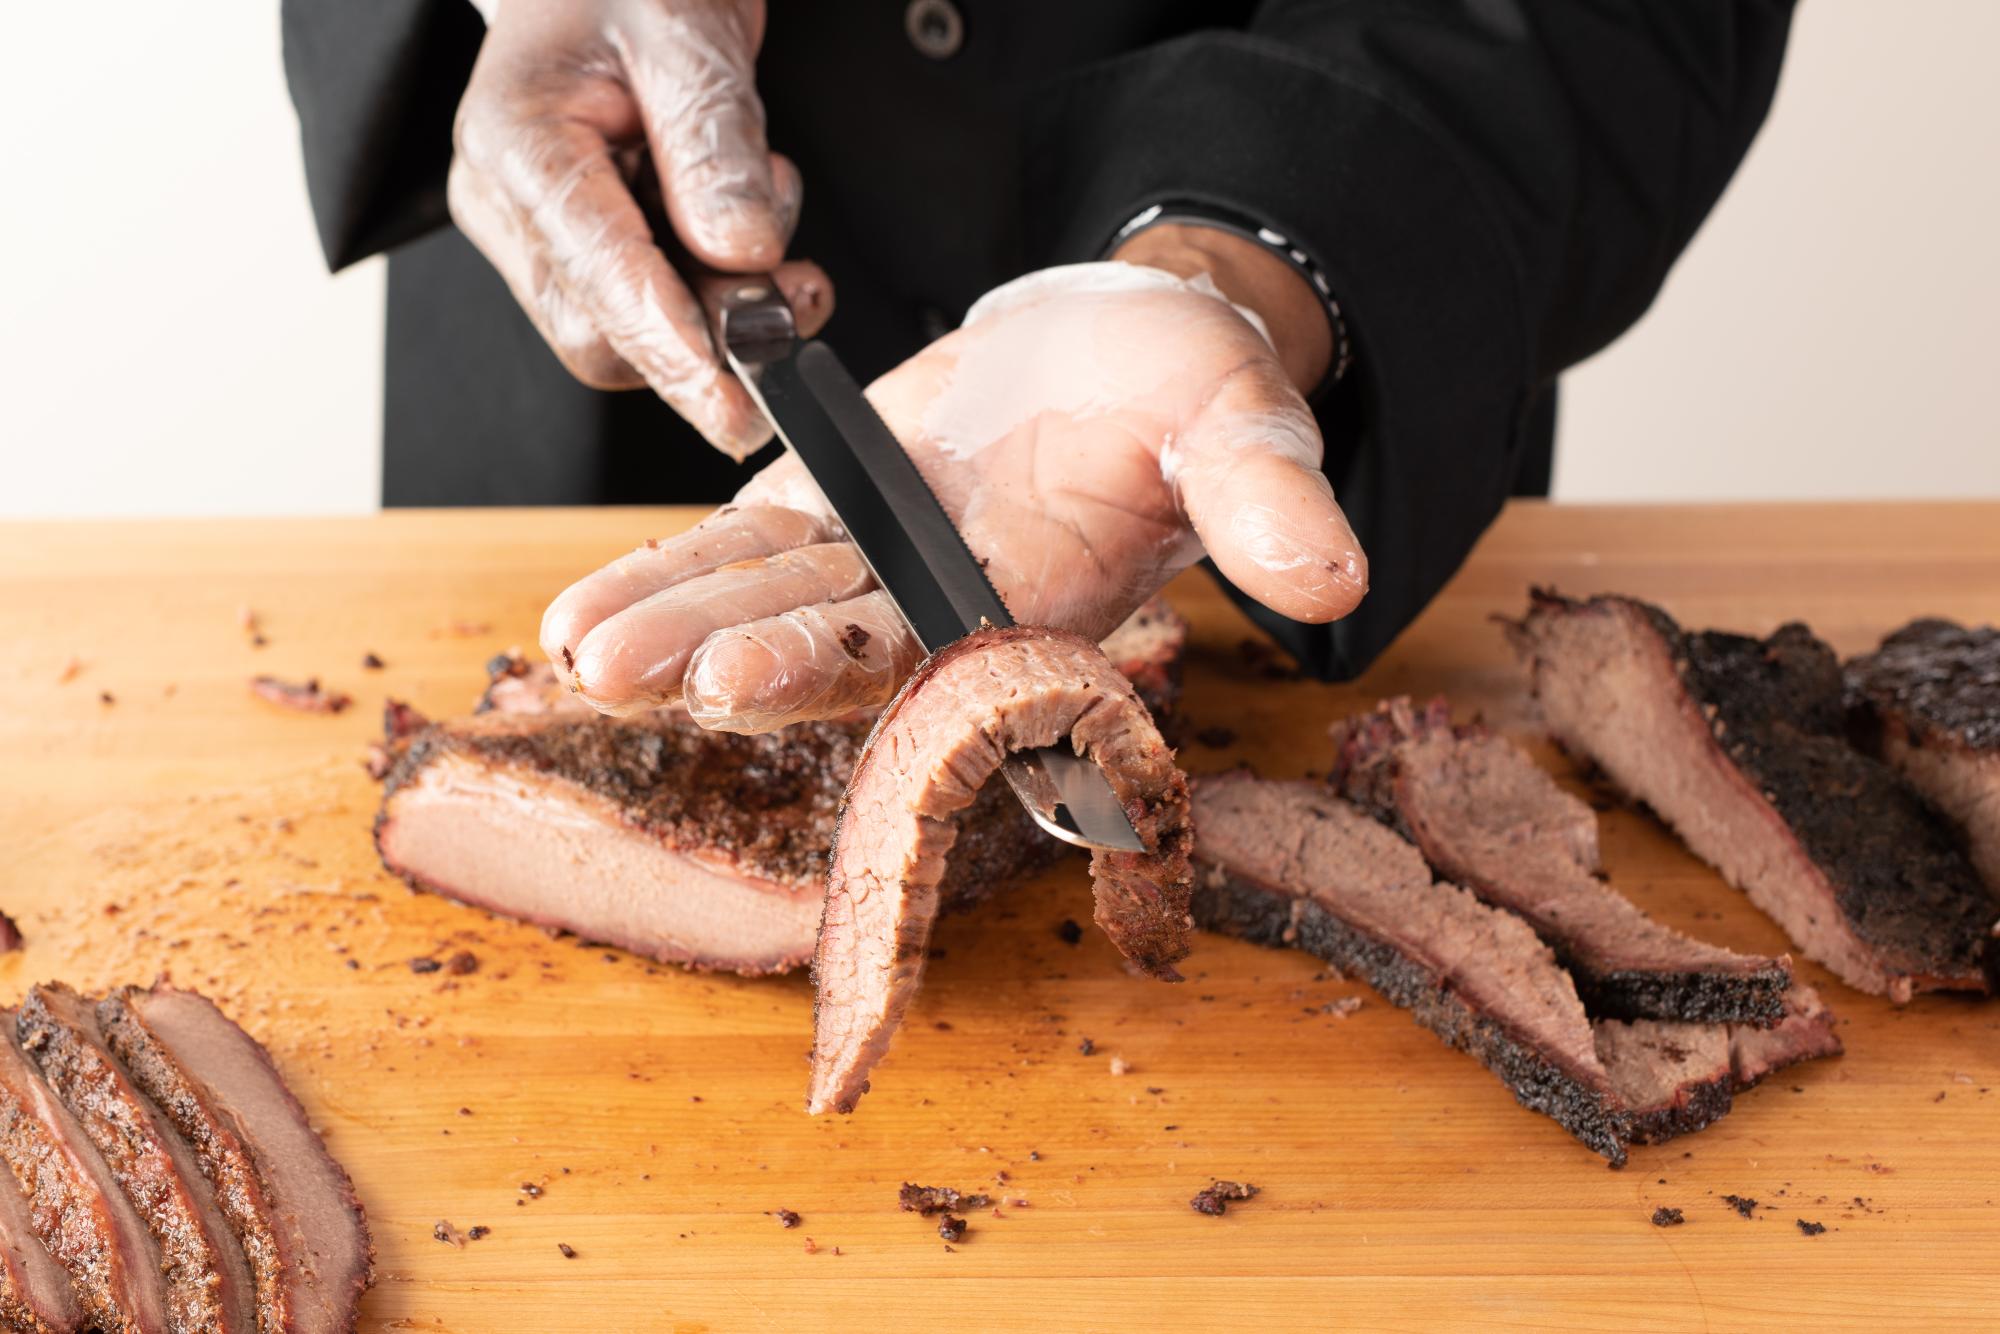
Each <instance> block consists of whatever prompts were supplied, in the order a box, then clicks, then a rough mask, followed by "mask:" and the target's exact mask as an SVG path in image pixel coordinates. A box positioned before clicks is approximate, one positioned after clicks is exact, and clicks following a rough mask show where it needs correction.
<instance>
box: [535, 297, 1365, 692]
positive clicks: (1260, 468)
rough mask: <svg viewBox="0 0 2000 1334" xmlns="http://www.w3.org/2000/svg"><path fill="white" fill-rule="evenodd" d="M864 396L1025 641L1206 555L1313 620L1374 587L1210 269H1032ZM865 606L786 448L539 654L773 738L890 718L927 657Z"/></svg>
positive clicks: (646, 556) (631, 560)
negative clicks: (864, 713)
mask: <svg viewBox="0 0 2000 1334" xmlns="http://www.w3.org/2000/svg"><path fill="white" fill-rule="evenodd" d="M1287 281H1292V279H1291V278H1290V276H1289V275H1287ZM1313 317H1314V318H1316V319H1320V320H1321V321H1322V323H1323V321H1324V317H1323V316H1322V315H1320V314H1319V313H1318V307H1317V306H1316V305H1315V306H1314V307H1313ZM868 397H869V399H870V401H871V402H873V403H874V405H875V407H876V409H877V410H878V411H879V412H881V414H882V416H883V418H884V419H885V420H886V421H887V423H888V424H889V427H890V429H891V430H893V431H894V432H895V434H896V436H897V438H898V439H899V440H901V441H902V442H903V444H904V447H905V448H906V449H908V450H909V452H910V455H911V457H912V459H914V460H915V462H916V464H917V467H918V469H919V470H920V471H921V472H922V473H923V476H924V479H925V480H926V481H927V482H928V483H929V484H930V486H931V488H932V490H933V491H935V492H936V493H937V496H938V499H939V500H940V501H942V502H943V504H944V507H945V509H946V510H947V511H948V512H949V513H950V514H951V516H952V518H953V520H954V521H955V522H956V524H957V525H958V529H959V531H960V533H961V534H962V535H963V536H964V538H965V542H966V545H967V546H968V547H969V548H971V550H972V552H973V554H974V555H975V556H977V557H979V558H980V559H981V560H982V561H983V562H984V563H985V566H986V573H987V576H988V578H990V579H991V580H992V582H993V585H994V587H995V589H997V590H998V592H999V593H1000V596H1001V599H1002V600H1003V601H1004V602H1005V603H1006V604H1007V608H1008V610H1009V611H1010V612H1011V613H1012V614H1013V615H1014V617H1015V618H1016V619H1017V620H1019V621H1022V622H1024V623H1029V624H1038V625H1050V626H1060V627H1063V628H1065V629H1070V630H1075V631H1078V632H1080V633H1083V634H1087V635H1091V636H1096V637H1101V636H1103V635H1104V634H1106V633H1108V632H1109V631H1110V630H1111V629H1112V628H1114V627H1115V626H1116V625H1117V624H1118V623H1119V621H1121V620H1122V619H1124V617H1125V616H1126V615H1128V614H1129V613H1130V612H1131V611H1132V610H1133V609H1134V608H1136V607H1137V606H1138V605H1139V603H1141V602H1142V601H1144V600H1145V599H1146V598H1147V597H1149V596H1150V595H1152V594H1153V593H1154V592H1156V591H1157V590H1158V589H1159V588H1160V586H1161V585H1162V584H1164V583H1165V582H1166V581H1167V579H1168V578H1170V577H1171V576H1172V575H1173V574H1175V573H1176V572H1178V571H1179V570H1181V569H1184V568H1185V567H1186V566H1188V565H1190V564H1192V563H1193V562H1194V561H1196V560H1198V559H1199V558H1200V557H1201V555H1202V553H1203V551H1204V549H1205V550H1206V551H1207V553H1208V554H1209V555H1210V556H1212V557H1214V559H1215V562H1216V564H1217V565H1218V566H1219V567H1220V568H1221V570H1222V572H1223V573H1224V574H1225V575H1227V576H1228V577H1229V578H1230V580H1232V581H1233V582H1234V583H1235V584H1236V586H1237V587H1239V588H1241V589H1243V590H1244V591H1245V592H1247V593H1249V594H1250V595H1251V596H1252V597H1255V598H1256V599H1257V600H1258V601H1260V602H1263V603H1264V604H1266V605H1267V606H1269V607H1271V608H1272V609H1273V610H1276V611H1278V612H1280V613H1282V614H1284V615H1286V616H1290V617H1293V618H1295V619H1298V620H1303V621H1330V620H1334V619H1337V618H1338V617H1340V616H1343V615H1345V614H1346V613H1347V612H1349V611H1351V610H1352V609H1353V608H1354V606H1355V604H1356V603H1357V602H1358V601H1359V600H1360V598H1361V595H1362V593H1363V592H1364V591H1365V590H1366V587H1367V564H1366V560H1365V558H1364V557H1363V555H1362V553H1361V551H1360V548H1359V545H1358V544H1357V542H1356V540H1355V537H1354V533H1353V531H1352V530H1351V529H1350V528H1349V527H1348V524H1347V520H1346V518H1345V517H1344V516H1343V515H1342V514H1341V511H1340V507H1339V505H1338V504H1336V503H1335V501H1334V497H1333V491H1332V488H1331V487H1330V486H1329V485H1328V483H1327V480H1326V477H1325V475H1324V474H1323V473H1322V472H1321V471H1320V470H1319V462H1320V457H1321V447H1322V446H1321V441H1320V435H1319V430H1318V428H1317V426H1316V424H1315V423H1314V420H1313V417H1312V415H1311V413H1310V412H1309V411H1308V410H1307V408H1306V405H1305V402H1304V400H1303V399H1302V398H1301V397H1300V395H1299V392H1298V390H1297V389H1296V388H1295V387H1294V385H1293V383H1292V382H1291V380H1290V379H1288V377H1287V373H1286V371H1285V369H1284V368H1283V367H1282V365H1281V363H1280V360H1279V358H1278V356H1277V355H1276V354H1275V353H1274V350H1273V347H1272V345H1271V343H1270V342H1268V341H1267V339H1266V335H1265V333H1264V332H1263V331H1262V327H1261V324H1260V322H1259V321H1258V320H1257V317H1256V316H1254V315H1251V314H1249V313H1248V312H1246V311H1244V310H1242V309H1241V308H1238V307H1235V306H1232V305H1231V303H1230V302H1229V301H1228V300H1226V299H1224V298H1223V297H1222V296H1221V294H1220V292H1219V291H1218V290H1217V289H1216V287H1215V286H1214V284H1213V283H1211V282H1209V281H1208V280H1207V278H1206V276H1205V275H1202V276H1197V277H1196V278H1194V279H1193V280H1189V279H1185V278H1182V277H1179V276H1176V275H1175V274H1173V273H1169V272H1165V271H1163V270H1161V269H1156V268H1150V267H1142V266H1139V265H1134V264H1122V263H1104V264H1081V265H1075V266H1071V267H1066V268H1057V269H1049V270H1044V271H1042V272H1040V273H1035V274H1031V275H1029V276H1027V277H1025V278H1022V279H1019V280H1017V281H1015V282H1012V283H1009V284H1007V285H1006V286H1004V287H1001V288H999V289H997V290H996V291H994V292H991V293H989V294H988V295H987V296H985V297H984V298H982V299H981V300H980V301H979V302H978V303H977V304H976V305H974V306H973V308H972V310H971V311H970V312H969V313H968V314H967V316H966V320H965V325H964V327H963V328H961V329H959V330H958V331H957V332H955V333H952V334H950V335H948V336H946V337H945V338H943V339H940V340H939V341H938V342H936V343H934V344H932V345H931V346H930V347H928V348H926V349H925V350H924V351H922V352H920V353H919V354H917V356H915V357H913V358H912V359H911V360H909V361H908V362H905V363H904V364H903V365H901V366H899V367H897V368H896V369H895V370H893V371H891V372H890V373H889V374H887V375H885V376H883V377H882V378H881V379H880V380H877V381H876V382H875V383H874V384H873V385H871V386H870V387H869V389H868ZM871 590H873V582H872V579H871V578H870V576H869V574H868V570H867V567H866V565H864V564H863V562H862V561H861V559H860V556H859V553H857V552H856V551H855V550H854V549H853V548H852V547H851V546H849V545H848V544H847V543H846V542H844V541H843V540H842V534H841V531H840V528H839V525H838V523H837V521H836V520H835V519H834V518H833V516H832V514H831V513H830V512H829V511H828V509H827V508H826V505H825V502H824V501H823V500H822V499H821V497H820V495H819V493H818V491H817V489H816V488H814V486H813V485H812V482H811V480H810V478H809V477H808V476H807V475H806V473H805V472H804V470H803V469H802V468H801V467H800V466H799V464H798V462H797V460H796V459H795V458H794V457H793V456H791V455H789V454H788V455H786V456H785V457H784V458H783V459H781V460H779V461H778V462H776V463H774V464H772V465H771V466H770V467H769V468H767V469H765V470H764V471H763V472H762V473H760V474H759V475H758V476H757V477H755V478H754V479H752V480H751V482H750V483H749V484H748V485H747V486H746V487H744V489H743V491H742V492H741V493H740V494H739V495H738V497H737V499H736V501H735V503H734V504H733V505H730V506H727V507H725V508H723V509H721V510H718V511H717V512H716V513H715V514H713V515H711V516H710V517H709V518H707V519H706V520H704V521H703V522H702V523H701V524H699V525H697V526H696V527H695V528H694V529H693V530H692V531H690V532H688V533H686V534H684V535H682V536H680V537H676V538H672V539H668V540H666V541H661V542H657V543H654V542H649V543H647V544H646V546H645V547H644V548H642V549H640V550H638V551H635V552H633V553H632V554H630V555H628V556H626V557H623V558H622V559H620V560H617V561H614V562H613V563H612V564H610V565H609V566H606V567H605V568H604V569H601V570H599V571H597V572H596V573H594V574H591V575H589V576H588V577H586V578H585V579H583V580H581V581H580V582H578V583H577V584H575V585H573V586H572V587H571V588H569V589H568V590H567V591H565V592H564V593H563V594H562V595H561V596H559V597H558V598H557V599H556V600H555V601H554V602H553V603H552V604H551V605H550V607H549V609H548V612H547V614H546V615H545V616H544V618H543V621H542V646H543V648H544V649H545V650H546V651H547V652H548V654H549V656H550V659H551V660H552V661H553V662H555V663H556V664H557V667H558V670H559V671H561V672H563V673H564V674H565V675H566V676H567V677H568V679H569V680H570V681H571V682H572V684H574V685H575V686H576V688H577V689H578V690H580V691H581V692H582V694H583V695H584V697H585V698H586V699H588V700H589V701H590V702H591V703H592V704H594V705H595V706H597V707H598V708H599V709H601V710H603V711H605V712H607V713H628V712H634V711H638V710H642V709H646V708H650V707H654V706H657V705H660V704H663V703H670V702H674V701H676V700H684V702H685V704H686V706H687V708H688V710H689V711H690V713H691V714H692V715H693V716H694V718H695V719H696V720H697V721H699V722H700V723H702V724H703V725H705V726H708V727H714V728H721V729H725V730H731V731H762V730H767V729H770V728H774V727H778V726H781V725H783V724H785V723H788V722H792V721H796V720H799V719H802V718H812V717H831V716H835V715H837V714H839V713H841V712H844V711H846V710H849V709H852V708H856V707H861V706H865V705H872V704H879V703H881V702H883V701H884V700H886V699H887V698H888V696H889V695H890V694H891V693H892V692H893V690H894V689H895V686H896V685H897V683H899V682H900V681H901V680H902V679H903V677H904V676H906V675H907V674H908V673H909V671H910V670H911V668H912V667H913V666H914V665H915V664H916V662H917V661H918V660H919V659H920V658H921V656H922V651H921V649H920V648H919V647H918V645H917V644H916V642H915V640H914V637H913V636H912V635H911V634H910V632H909V630H908V629H907V628H906V627H905V626H904V625H903V623H902V621H901V618H900V617H899V616H898V615H897V613H896V611H895V608H894V606H893V605H892V604H891V603H890V602H889V600H888V598H887V595H886V594H884V593H882V592H880V591H871Z"/></svg>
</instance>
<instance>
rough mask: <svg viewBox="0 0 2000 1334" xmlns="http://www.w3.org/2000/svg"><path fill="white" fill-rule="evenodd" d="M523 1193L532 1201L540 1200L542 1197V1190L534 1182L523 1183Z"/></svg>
mask: <svg viewBox="0 0 2000 1334" xmlns="http://www.w3.org/2000/svg"><path fill="white" fill-rule="evenodd" d="M521 1193H522V1194H523V1195H525V1196H527V1197H528V1198H529V1199H531V1200H539V1199H540V1198H541V1197H542V1188H541V1187H540V1186H537V1185H536V1184H535V1183H534V1182H532V1181H523V1182H522V1183H521Z"/></svg>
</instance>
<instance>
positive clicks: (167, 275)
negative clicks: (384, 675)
mask: <svg viewBox="0 0 2000 1334" xmlns="http://www.w3.org/2000/svg"><path fill="white" fill-rule="evenodd" d="M87 10H88V17H87V18H86V17H85V16H84V15H85V11H84V10H80V9H79V8H78V7H77V6H74V5H60V4H24V5H16V6H14V7H13V9H12V10H11V12H10V13H9V16H8V23H7V34H6V36H5V38H4V40H0V136H4V140H0V142H3V143H4V157H0V190H4V196H0V198H4V201H5V202H4V207H0V264H4V267H5V271H6V274H7V277H6V280H5V282H4V285H0V455H4V458H0V515H92V514H121V515H134V514H168V513H171V514H223V513H230V514H243V513H296V514H303V513H360V512H365V511H368V510H370V509H372V508H374V506H375V500H376V491H377V486H378V480H379V464H378V460H377V448H378V442H379V431H380V425H379V421H378V417H379V411H380V394H381V371H380V366H379V362H380V358H381V348H382V334H381V317H382V294H383V281H382V277H383V275H382V268H381V265H380V263H379V261H377V262H371V263H369V264H366V265H363V266H361V267H360V268H358V269H356V270H353V271H350V272H349V273H346V274H343V275H342V276H341V277H339V278H337V279H336V278H329V277H327V276H326V274H325V272H324V269H323V268H322V266H321V263H320V259H319V252H318V249H317V246H316V243H315V241H314V236H313V231H312V225H311V221H310V218H309V216H308V214H307V210H306V198H305V188H304V180H303V175H302V172H301V169H300V166H299V161H298V149H297V125H296V122H295V121H294V119H293V115H292V110H291V105H290V102H289V101H288V100H287V97H286V94H285V88H284V78H283V71H282V68H281V65H280V59H279V50H278V23H277V6H276V4H275V3H265V4H254V5H253V4H246V3H243V2H242V0H235V2H233V3H221V4H195V5H164V4H157V3H150V2H143V3H142V2H141V0H112V2H111V3H100V4H97V5H93V6H89V7H87ZM1995 50H2000V4H1994V3H1989V2H1988V0H1900V2H1899V3H1894V4H1890V3H1883V2H1882V0H1805V3H1803V4H1802V5H1801V6H1800V11H1799V16H1798V20H1797V25H1796V29H1795V35H1794V39H1793V44H1792V48H1791V53H1790V57H1789V60H1788V63H1787V66H1786V71H1785V76H1784V79H1783V82H1782V84H1781V86H1780V88H1779V93H1778V102H1777V107H1776V110H1775V111H1774V113H1773V115H1772V118H1771V120H1770V122H1769V124H1768V125H1767V126H1766V128H1765V130H1764V133H1763V135H1762V136H1761V137H1760V139H1759V140H1758V142H1757V144H1756V146H1755V148H1754V149H1753V150H1752V151H1751V154H1750V158H1749V161H1748V163H1747V164H1746V166H1745V167H1744V170H1743V172H1742V173H1741V174H1740V175H1739V177H1738V178H1737V181H1736V182H1735V184H1733V185H1732V186H1731V187H1730V189H1729V192H1728V193H1727V194H1726V195H1725V196H1724V198H1723V201H1722V204H1721V206H1720V207H1719V208H1718V209H1717V211H1716V212H1715V214H1714V215H1713V216H1712V217H1711V218H1710V220H1709V222H1708V224H1707V226H1706V227H1705V228H1704V229H1703V231H1702V233H1701V235H1700V237H1699V238H1698V239H1697V240H1696V242H1695V244H1694V246H1693V247H1692V248H1691V250H1690V251H1689V252H1688V254H1687V255H1686V256H1685V257H1684V258H1683V260H1682V262H1681V264H1680V266H1679V267H1678V268H1677V269H1676V270H1675V273H1674V276H1673V278H1672V280H1671V281H1670V282H1669V284H1668V286H1667V290H1666V293H1665V295H1664V296H1663V297H1662V299H1661V300H1660V302H1659V303H1658V305H1657V306H1656V307H1655V308H1654V310H1653V311H1652V313H1651V314H1649V315H1648V316H1647V317H1646V319H1645V320H1644V321H1643V322H1642V323H1641V324H1640V325H1639V326H1638V327H1637V328H1636V329H1635V330H1634V331H1633V332H1632V333H1630V334H1629V335H1627V336H1626V337H1625V338H1624V339H1623V340H1621V341H1620V342H1619V343H1618V344H1617V345H1616V346H1615V347H1613V348H1612V349H1611V350H1610V351H1608V352H1606V353H1604V354H1603V355H1601V356H1599V357H1597V358H1596V359H1594V360H1593V361H1591V362H1589V363H1588V364H1586V365H1585V366H1584V367H1582V368H1581V369H1579V370H1578V371H1576V372H1575V373H1573V374H1571V375H1570V376H1569V377H1567V379H1566V380H1565V382H1564V400H1563V422H1562V435H1561V440H1560V447H1559V453H1558V464H1557V469H1556V490H1557V494H1558V495H1560V496H1562V497H1564V498H1568V499H1590V500H1597V499H1717V498H1734V497H1743V498H1750V497H1756V498H1765V497H1836V496H1838V497H1870V496H1963V495H1988V496H1991V495H2000V406H1996V402H1995V395H1996V375H1995V371H1994V361H1995V358H1996V355H2000V95H1996V93H1995V91H1994V85H1993V83H1992V75H1991V59H1992V53H1993V52H1994V51H1995Z"/></svg>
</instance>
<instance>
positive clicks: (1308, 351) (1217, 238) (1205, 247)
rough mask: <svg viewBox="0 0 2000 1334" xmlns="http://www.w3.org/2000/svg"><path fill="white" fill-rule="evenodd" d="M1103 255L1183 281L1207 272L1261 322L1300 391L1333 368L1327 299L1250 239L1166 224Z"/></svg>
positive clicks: (1308, 388) (1312, 386)
mask: <svg viewBox="0 0 2000 1334" xmlns="http://www.w3.org/2000/svg"><path fill="white" fill-rule="evenodd" d="M1109 257H1110V258H1111V259H1115V260H1120V261H1122V262H1124V263H1127V264H1143V265H1145V266H1146V267H1148V268H1155V269H1161V270H1164V271H1165V272H1167V273H1171V274H1174V275H1175V276H1176V277H1181V278H1192V277H1195V276H1196V275H1197V274H1203V273H1205V274H1207V275H1208V276H1209V278H1210V279H1211V280H1212V281H1213V282H1214V283H1215V285H1216V287H1218V288H1220V289H1221V291H1222V294H1223V295H1224V296H1226V297H1228V298H1229V299H1230V300H1231V301H1233V302H1235V303H1236V304H1237V305H1240V306H1243V307H1246V308H1247V309H1249V310H1252V311H1255V312H1256V313H1257V317H1258V318H1259V319H1261V320H1263V321H1264V326H1265V328H1266V329H1267V330H1269V331H1270V335H1271V344H1272V346H1273V347H1274V348H1275V349H1276V351H1277V354H1278V362H1279V364H1280V365H1281V366H1283V367H1284V370H1285V374H1286V376H1287V377H1288V378H1289V379H1290V380H1291V382H1292V384H1293V385H1294V386H1295V387H1296V388H1297V389H1298V391H1299V392H1300V393H1302V394H1304V393H1310V392H1311V391H1312V390H1313V389H1315V388H1316V387H1317V386H1318V385H1319V383H1320V382H1321V381H1322V380H1324V379H1325V378H1326V374H1327V371H1328V370H1329V369H1330V368H1331V367H1332V365H1333V354H1334V335H1333V326H1332V325H1331V324H1330V323H1329V322H1328V320H1327V314H1326V304H1325V302H1324V301H1322V300H1321V298H1320V295H1319V293H1318V292H1316V291H1314V290H1313V286H1312V284H1311V283H1309V282H1307V281H1306V279H1305V277H1304V275H1302V274H1301V273H1299V271H1298V270H1297V269H1295V268H1293V267H1292V266H1291V265H1289V264H1287V263H1285V261H1284V260H1282V259H1280V258H1278V257H1277V256H1276V255H1274V254H1272V253H1271V252H1270V251H1269V250H1267V249H1265V248H1264V247H1263V246H1260V245H1258V244H1257V243H1256V242H1254V241H1248V240H1245V239H1244V238H1243V237H1240V236H1238V235H1236V234H1235V233H1234V232H1229V231H1224V230H1222V229H1221V228H1218V227H1203V226H1200V225H1198V224H1193V223H1183V222H1170V223H1161V224H1160V225H1158V226H1155V227H1148V228H1147V229H1146V230H1144V231H1142V232H1140V233H1139V234H1138V235H1136V236H1134V237H1132V238H1131V239H1130V240H1128V241H1126V242H1124V243H1123V244H1122V245H1120V246H1119V247H1118V248H1117V249H1116V250H1115V251H1113V252H1112V253H1111V255H1110V256H1109Z"/></svg>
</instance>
